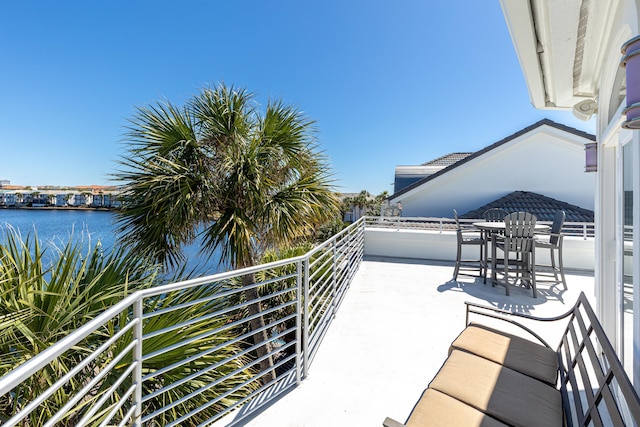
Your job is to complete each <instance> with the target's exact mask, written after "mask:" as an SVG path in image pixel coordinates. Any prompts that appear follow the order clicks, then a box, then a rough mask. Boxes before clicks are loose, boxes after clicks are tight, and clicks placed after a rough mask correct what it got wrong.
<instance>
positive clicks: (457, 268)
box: [453, 240, 462, 281]
mask: <svg viewBox="0 0 640 427" xmlns="http://www.w3.org/2000/svg"><path fill="white" fill-rule="evenodd" d="M461 257H462V245H461V244H460V240H458V254H457V255H456V267H455V268H454V269H453V280H454V281H456V280H458V273H459V272H460V260H461Z"/></svg>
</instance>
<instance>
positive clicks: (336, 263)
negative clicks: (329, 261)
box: [331, 237, 338, 317]
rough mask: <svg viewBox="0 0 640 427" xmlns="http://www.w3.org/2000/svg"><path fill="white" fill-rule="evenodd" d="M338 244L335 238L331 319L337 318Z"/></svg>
mask: <svg viewBox="0 0 640 427" xmlns="http://www.w3.org/2000/svg"><path fill="white" fill-rule="evenodd" d="M336 247H337V243H336V238H335V237H334V238H333V242H332V248H333V249H332V250H333V254H332V255H333V267H332V270H331V276H332V277H331V311H332V315H331V317H336V298H337V296H338V292H337V289H336V284H337V280H336V277H337V274H338V271H337V270H338V251H337V248H336Z"/></svg>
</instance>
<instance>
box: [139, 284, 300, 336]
mask: <svg viewBox="0 0 640 427" xmlns="http://www.w3.org/2000/svg"><path fill="white" fill-rule="evenodd" d="M295 290H296V288H287V289H284V290H281V291H278V292H274V293H272V294H269V295H265V296H263V297H260V298H256V299H254V300H251V301H247V302H244V303H241V304H238V305H234V306H230V307H228V308H225V309H223V310H220V311H216V312H215V313H211V314H207V315H206V316H200V317H197V318H194V319H190V320H187V321H184V322H181V323H177V324H175V325H171V326H167V327H166V328H162V329H158V330H157V331H153V332H149V333H148V334H145V335H144V337H143V339H145V340H146V339H150V338H153V337H156V336H158V335H162V334H166V333H167V332H171V331H174V330H176V329H180V328H184V327H185V326H190V325H193V324H195V323H198V322H202V321H203V320H209V319H213V318H215V317H218V316H221V315H223V314H227V313H229V312H231V311H236V310H238V309H239V308H244V307H248V306H250V305H251V304H255V303H256V302H262V301H266V300H268V299H272V298H274V297H277V296H280V295H284V294H286V293H287V292H292V291H295Z"/></svg>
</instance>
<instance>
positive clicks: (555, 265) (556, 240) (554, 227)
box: [535, 211, 567, 290]
mask: <svg viewBox="0 0 640 427" xmlns="http://www.w3.org/2000/svg"><path fill="white" fill-rule="evenodd" d="M565 217H566V214H565V212H564V211H558V212H556V214H555V216H554V217H553V223H552V224H551V230H549V231H548V232H543V233H536V239H535V247H536V248H544V249H549V252H550V253H549V257H550V259H551V265H543V264H537V265H536V269H537V270H539V269H544V270H550V272H551V273H552V274H553V277H554V278H555V283H560V282H562V286H564V289H565V290H566V289H567V281H566V280H565V278H564V267H563V265H562V240H563V239H562V238H563V236H562V226H563V225H564V220H565ZM547 236H548V238H547ZM541 237H542V238H541ZM556 251H557V252H558V261H557V262H556V258H555V254H556ZM558 276H560V277H558Z"/></svg>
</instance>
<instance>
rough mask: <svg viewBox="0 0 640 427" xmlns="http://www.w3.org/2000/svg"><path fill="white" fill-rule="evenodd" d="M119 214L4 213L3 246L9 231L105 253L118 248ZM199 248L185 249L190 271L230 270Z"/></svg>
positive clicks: (63, 211)
mask: <svg viewBox="0 0 640 427" xmlns="http://www.w3.org/2000/svg"><path fill="white" fill-rule="evenodd" d="M115 218H116V216H115V213H113V212H110V211H95V210H80V209H77V210H76V209H73V210H71V209H69V210H66V209H0V231H1V233H0V242H1V241H3V240H4V232H5V230H6V229H7V227H12V228H14V229H16V230H17V231H19V232H20V234H21V235H22V237H23V239H26V237H27V235H28V234H31V235H33V234H34V233H36V234H37V236H38V239H39V240H40V242H41V243H43V244H44V243H47V244H49V245H51V244H52V245H55V246H57V247H63V246H64V245H65V244H66V243H67V242H68V241H69V239H71V238H73V239H75V240H79V239H82V240H83V242H85V243H86V244H90V245H95V244H96V243H97V242H98V241H100V242H101V244H102V247H103V248H104V249H105V250H110V249H111V248H112V247H113V246H114V245H115V244H116V238H117V235H116V227H115ZM198 251H199V245H198V244H197V243H196V244H194V245H191V246H188V247H186V248H185V249H184V253H185V256H186V258H187V263H186V264H187V265H186V268H187V269H188V270H192V269H195V270H196V271H197V272H198V275H204V274H213V273H216V272H220V271H225V270H228V268H227V267H225V266H220V265H219V259H220V257H219V254H218V253H214V254H213V256H212V257H211V258H210V259H207V258H206V257H203V256H200V255H199V254H198Z"/></svg>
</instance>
